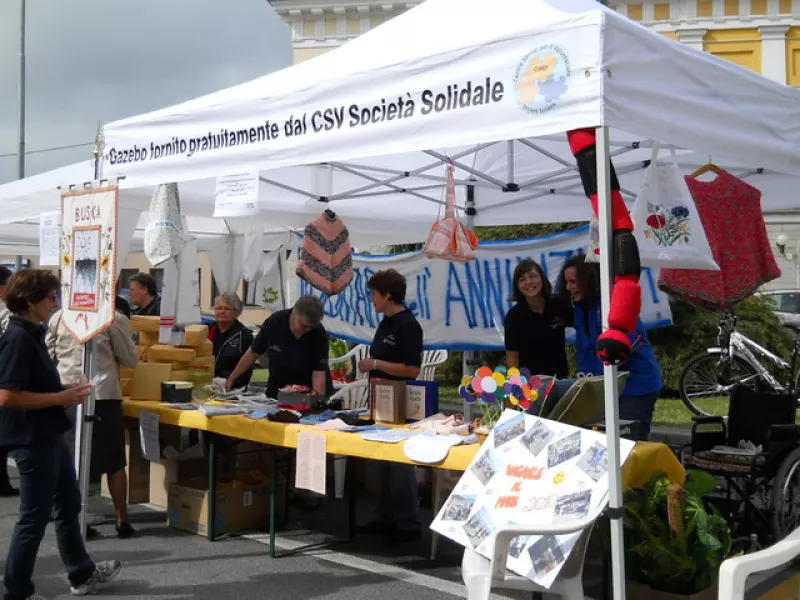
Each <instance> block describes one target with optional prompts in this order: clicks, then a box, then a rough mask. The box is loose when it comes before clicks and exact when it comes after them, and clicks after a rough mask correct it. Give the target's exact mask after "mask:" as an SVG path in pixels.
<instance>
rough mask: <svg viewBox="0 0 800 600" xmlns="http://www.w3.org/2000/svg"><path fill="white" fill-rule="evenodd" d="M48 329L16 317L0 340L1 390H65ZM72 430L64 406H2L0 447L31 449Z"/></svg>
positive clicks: (46, 391) (33, 391)
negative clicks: (49, 348)
mask: <svg viewBox="0 0 800 600" xmlns="http://www.w3.org/2000/svg"><path fill="white" fill-rule="evenodd" d="M44 335H45V329H44V327H42V326H41V325H36V324H34V323H31V322H30V321H27V320H25V319H23V318H22V317H17V316H12V317H11V318H10V319H9V322H8V329H7V330H6V333H5V335H4V336H3V337H2V338H0V389H3V390H19V391H23V392H31V393H38V394H47V393H54V392H60V391H61V390H63V389H64V388H63V386H62V385H61V378H60V377H59V375H58V370H57V369H56V366H55V364H54V363H53V361H52V360H51V358H50V355H49V354H48V353H47V346H46V345H45V342H44ZM69 429H70V422H69V419H68V418H67V414H66V412H65V410H64V408H63V407H61V406H50V407H47V408H40V409H38V410H24V409H20V408H4V407H0V446H9V447H14V446H28V445H30V444H35V443H38V442H42V441H44V440H47V439H49V438H52V437H55V436H57V435H61V434H63V433H64V432H65V431H68V430H69Z"/></svg>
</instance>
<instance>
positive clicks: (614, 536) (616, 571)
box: [597, 127, 625, 600]
mask: <svg viewBox="0 0 800 600" xmlns="http://www.w3.org/2000/svg"><path fill="white" fill-rule="evenodd" d="M597 193H598V201H597V207H598V210H597V212H598V215H597V220H598V222H599V226H600V227H599V229H600V302H601V306H602V311H603V328H604V329H605V328H607V327H608V311H609V307H610V306H611V291H612V285H613V283H612V276H613V272H612V269H611V265H612V260H613V256H612V251H613V244H612V234H613V231H612V225H611V162H610V157H609V136H608V127H598V128H597ZM618 387H619V386H618V385H617V367H613V366H608V365H606V366H605V367H604V368H603V388H604V389H603V391H604V393H605V409H606V419H605V422H606V447H607V451H608V484H609V510H608V514H609V516H610V517H611V567H612V583H613V590H614V598H615V599H616V600H623V599H624V598H625V544H624V532H623V528H622V514H621V513H622V465H621V464H620V450H619V410H618V406H617V404H618V400H617V399H618V397H619V390H618Z"/></svg>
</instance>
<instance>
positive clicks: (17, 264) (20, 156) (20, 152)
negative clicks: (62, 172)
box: [14, 0, 27, 272]
mask: <svg viewBox="0 0 800 600" xmlns="http://www.w3.org/2000/svg"><path fill="white" fill-rule="evenodd" d="M26 4H27V0H20V3H19V144H18V149H17V177H18V178H19V179H25V71H26V69H25V29H26V25H25V15H26V12H27V10H26ZM21 269H22V256H21V255H19V254H17V256H16V259H15V260H14V271H15V272H17V271H20V270H21Z"/></svg>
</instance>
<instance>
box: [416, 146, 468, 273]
mask: <svg viewBox="0 0 800 600" xmlns="http://www.w3.org/2000/svg"><path fill="white" fill-rule="evenodd" d="M445 169H446V183H445V212H444V219H437V221H436V223H434V224H433V227H431V232H430V233H429V234H428V239H427V241H426V242H425V246H424V247H423V248H422V254H424V255H425V256H427V257H428V258H440V259H443V260H451V261H453V262H460V263H466V262H470V261H472V260H475V248H477V247H478V238H477V237H476V236H475V234H474V233H473V232H472V231H470V230H469V229H468V228H467V227H466V225H464V224H463V223H462V222H461V221H459V220H458V217H457V216H456V180H455V166H454V165H453V162H452V161H449V162H448V164H447V165H446V167H445Z"/></svg>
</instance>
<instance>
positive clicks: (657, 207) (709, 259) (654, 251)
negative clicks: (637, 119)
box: [631, 143, 719, 271]
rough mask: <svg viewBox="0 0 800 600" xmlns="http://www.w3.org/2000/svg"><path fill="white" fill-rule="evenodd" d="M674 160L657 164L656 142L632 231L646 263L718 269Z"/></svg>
mask: <svg viewBox="0 0 800 600" xmlns="http://www.w3.org/2000/svg"><path fill="white" fill-rule="evenodd" d="M670 152H671V154H672V163H671V164H666V165H657V164H656V159H657V158H658V144H657V143H656V144H654V145H653V152H652V154H651V156H650V166H649V167H647V170H646V171H645V172H644V182H643V183H642V189H641V191H640V192H639V195H638V196H637V198H636V201H635V202H634V203H633V208H632V209H631V220H632V221H633V227H634V230H633V235H634V237H635V238H636V243H637V244H638V246H639V257H640V260H641V263H642V265H643V266H645V267H666V268H672V269H698V270H705V271H719V266H718V265H717V263H716V262H715V261H714V255H713V254H712V253H711V247H710V246H709V244H708V238H707V237H706V232H705V229H703V223H702V221H701V220H700V215H699V214H698V212H697V207H696V206H695V203H694V199H692V194H691V193H690V192H689V186H688V185H686V181H685V180H684V179H683V176H682V175H681V174H680V171H679V170H678V166H677V164H676V159H675V150H673V149H671V150H670Z"/></svg>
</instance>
